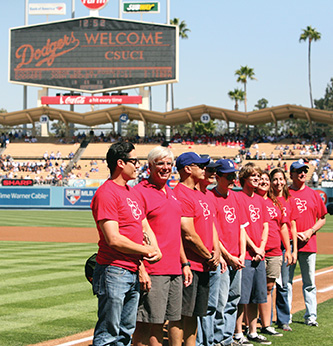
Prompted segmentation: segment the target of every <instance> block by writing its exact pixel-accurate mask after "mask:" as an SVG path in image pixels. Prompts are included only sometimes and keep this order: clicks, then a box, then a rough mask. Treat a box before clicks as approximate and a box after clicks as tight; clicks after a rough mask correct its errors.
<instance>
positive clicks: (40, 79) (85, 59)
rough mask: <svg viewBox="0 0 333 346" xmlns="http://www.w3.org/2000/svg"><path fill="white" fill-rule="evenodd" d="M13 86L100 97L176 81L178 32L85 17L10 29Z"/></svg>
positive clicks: (162, 26) (156, 26) (133, 23)
mask: <svg viewBox="0 0 333 346" xmlns="http://www.w3.org/2000/svg"><path fill="white" fill-rule="evenodd" d="M10 44H11V46H10V77H9V80H10V81H11V82H13V83H18V84H25V85H34V86H45V87H51V88H52V87H53V88H56V89H65V90H75V91H78V92H89V93H98V92H105V91H112V90H115V91H118V90H122V89H129V88H134V87H139V86H144V85H147V86H148V85H149V86H152V85H158V84H165V83H173V82H177V81H178V64H177V63H178V58H177V56H178V29H177V27H176V26H171V25H165V24H150V23H143V22H136V21H127V20H126V21H125V20H121V19H108V18H102V17H85V18H76V19H71V20H64V21H60V22H51V23H47V24H37V25H31V26H25V27H21V28H15V29H11V30H10Z"/></svg>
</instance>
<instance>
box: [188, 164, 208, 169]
mask: <svg viewBox="0 0 333 346" xmlns="http://www.w3.org/2000/svg"><path fill="white" fill-rule="evenodd" d="M190 166H192V167H195V166H196V167H199V168H200V169H205V167H206V165H205V164H204V163H192V164H190Z"/></svg>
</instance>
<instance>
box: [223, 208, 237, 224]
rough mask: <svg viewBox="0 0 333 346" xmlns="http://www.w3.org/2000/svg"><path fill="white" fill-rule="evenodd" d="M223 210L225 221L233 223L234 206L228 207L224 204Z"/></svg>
mask: <svg viewBox="0 0 333 346" xmlns="http://www.w3.org/2000/svg"><path fill="white" fill-rule="evenodd" d="M223 211H224V216H225V219H226V220H227V222H229V223H233V222H234V221H235V220H236V215H235V208H230V207H229V206H228V205H225V206H224V207H223Z"/></svg>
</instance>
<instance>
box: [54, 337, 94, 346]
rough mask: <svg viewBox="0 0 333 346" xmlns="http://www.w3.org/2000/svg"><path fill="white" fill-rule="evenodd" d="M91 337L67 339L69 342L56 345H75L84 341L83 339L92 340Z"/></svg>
mask: <svg viewBox="0 0 333 346" xmlns="http://www.w3.org/2000/svg"><path fill="white" fill-rule="evenodd" d="M92 339H93V337H92V336H89V337H87V338H83V339H79V340H74V341H69V342H65V343H64V344H59V345H57V346H72V345H77V344H80V343H81V342H85V341H90V340H92Z"/></svg>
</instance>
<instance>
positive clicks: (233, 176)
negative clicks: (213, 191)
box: [217, 173, 237, 180]
mask: <svg viewBox="0 0 333 346" xmlns="http://www.w3.org/2000/svg"><path fill="white" fill-rule="evenodd" d="M217 175H218V176H219V177H223V176H224V177H225V178H226V179H227V180H234V179H236V177H237V174H236V173H217Z"/></svg>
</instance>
